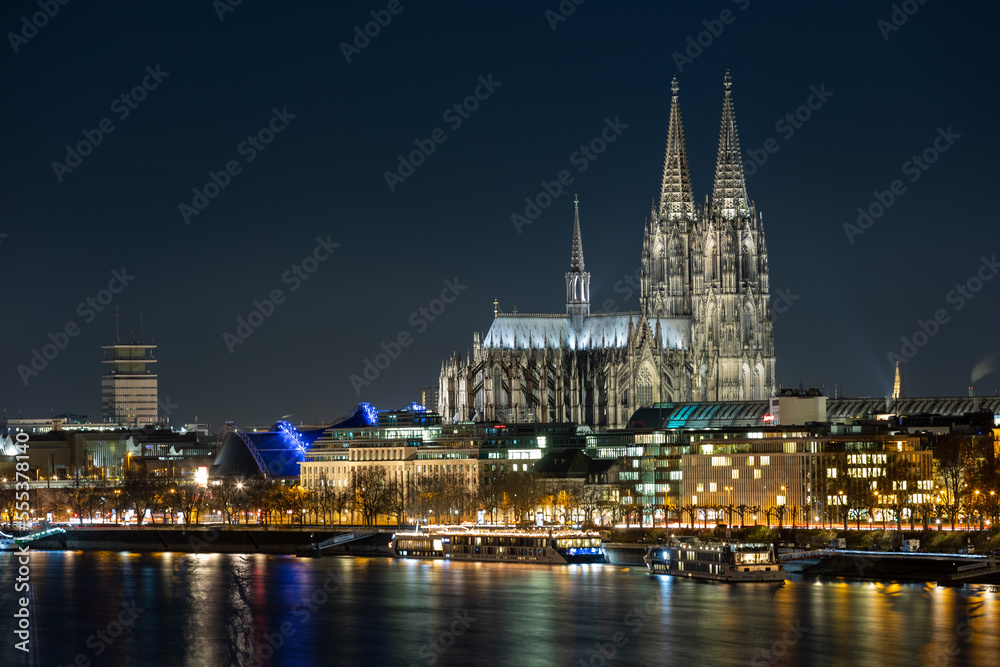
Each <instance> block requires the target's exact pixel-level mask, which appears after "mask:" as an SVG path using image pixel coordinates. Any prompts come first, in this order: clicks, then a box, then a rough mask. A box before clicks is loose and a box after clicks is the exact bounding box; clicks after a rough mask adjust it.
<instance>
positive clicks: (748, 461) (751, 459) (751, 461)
mask: <svg viewBox="0 0 1000 667" xmlns="http://www.w3.org/2000/svg"><path fill="white" fill-rule="evenodd" d="M747 465H748V466H752V465H753V457H752V456H748V457H747Z"/></svg>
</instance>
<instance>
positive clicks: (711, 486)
mask: <svg viewBox="0 0 1000 667" xmlns="http://www.w3.org/2000/svg"><path fill="white" fill-rule="evenodd" d="M708 490H709V491H710V492H712V493H715V492H716V491H717V490H718V487H717V486H716V485H715V482H709V483H708Z"/></svg>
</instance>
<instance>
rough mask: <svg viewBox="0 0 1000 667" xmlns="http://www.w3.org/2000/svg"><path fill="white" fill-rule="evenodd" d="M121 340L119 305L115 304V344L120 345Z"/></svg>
mask: <svg viewBox="0 0 1000 667" xmlns="http://www.w3.org/2000/svg"><path fill="white" fill-rule="evenodd" d="M120 342H121V341H119V340H118V306H115V345H118V344H119V343H120Z"/></svg>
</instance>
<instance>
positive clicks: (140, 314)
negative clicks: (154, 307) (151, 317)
mask: <svg viewBox="0 0 1000 667" xmlns="http://www.w3.org/2000/svg"><path fill="white" fill-rule="evenodd" d="M139 345H142V311H141V310H140V311H139Z"/></svg>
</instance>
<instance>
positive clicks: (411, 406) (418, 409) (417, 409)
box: [403, 401, 427, 412]
mask: <svg viewBox="0 0 1000 667" xmlns="http://www.w3.org/2000/svg"><path fill="white" fill-rule="evenodd" d="M403 410H408V411H410V412H427V408H425V407H424V406H422V405H420V404H419V403H417V402H416V401H414V402H413V403H410V404H409V405H407V406H406V407H405V408H403Z"/></svg>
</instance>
